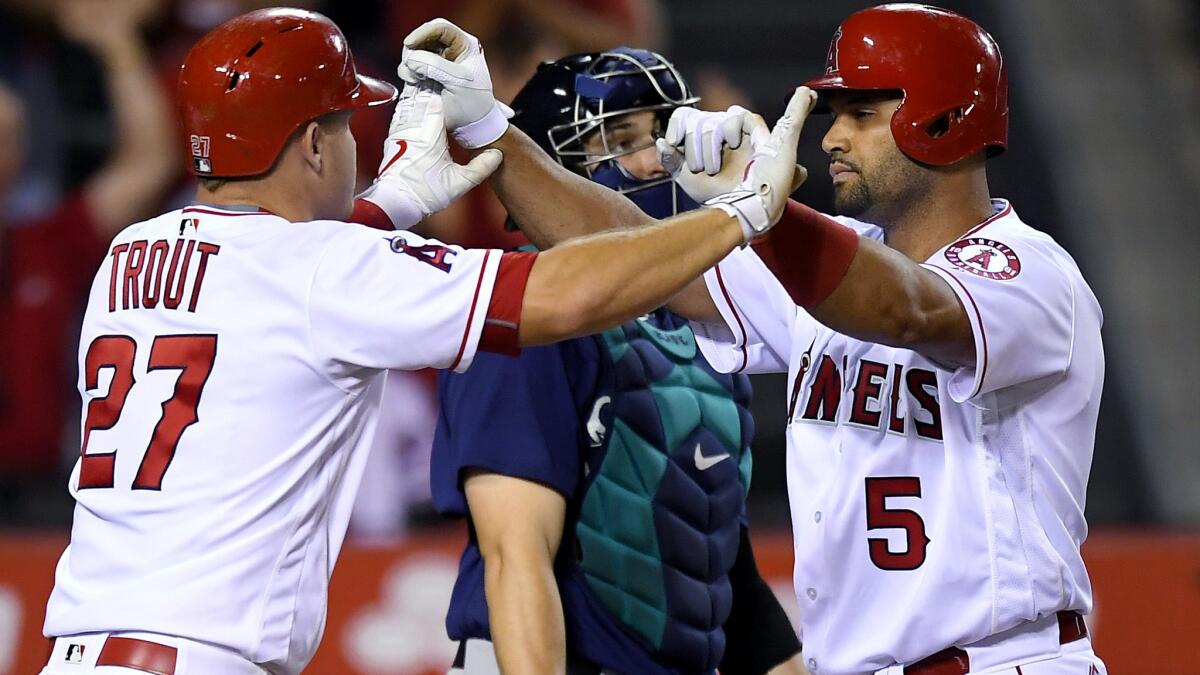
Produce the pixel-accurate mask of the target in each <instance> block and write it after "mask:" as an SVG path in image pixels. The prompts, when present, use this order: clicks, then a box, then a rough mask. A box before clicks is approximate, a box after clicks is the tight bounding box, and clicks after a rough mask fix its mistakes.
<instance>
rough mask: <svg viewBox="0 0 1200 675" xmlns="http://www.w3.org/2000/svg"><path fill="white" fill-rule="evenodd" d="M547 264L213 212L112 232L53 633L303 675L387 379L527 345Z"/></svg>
mask: <svg viewBox="0 0 1200 675" xmlns="http://www.w3.org/2000/svg"><path fill="white" fill-rule="evenodd" d="M532 261H533V258H532V257H528V256H522V255H514V254H505V253H502V252H500V251H494V250H463V249H461V248H457V247H448V246H443V245H441V244H440V243H438V242H434V241H428V240H425V239H422V238H421V237H419V236H417V235H414V234H411V233H408V232H380V231H377V230H372V229H369V228H366V227H363V226H360V225H354V224H349V223H343V222H333V221H317V222H309V223H291V222H288V221H286V220H284V219H283V218H280V217H277V216H275V215H272V214H269V213H265V212H257V211H256V212H245V211H238V210H231V209H225V208H214V207H208V206H193V207H188V208H185V209H183V210H181V211H174V212H171V213H167V214H165V215H162V216H159V217H157V218H154V219H151V220H148V221H145V222H142V223H139V224H136V225H133V226H131V227H129V228H128V229H126V230H125V231H124V232H122V233H121V234H120V235H118V236H117V237H116V239H115V240H114V241H113V243H112V245H111V246H110V248H109V255H108V257H107V258H106V260H105V262H104V263H103V264H102V266H101V268H100V270H99V272H98V273H97V274H96V277H95V281H94V283H93V285H92V290H91V296H90V299H89V302H88V308H87V313H86V316H85V318H84V323H83V333H82V336H81V339H80V351H79V369H80V378H79V390H80V393H81V394H82V396H83V405H84V420H83V439H84V441H83V443H84V449H83V455H82V457H81V459H80V461H79V462H78V463H77V464H76V466H75V469H74V471H73V472H72V475H71V479H70V491H71V494H72V495H73V496H74V497H75V498H76V500H77V502H78V503H77V506H76V509H75V520H74V526H73V528H72V532H71V543H70V546H68V547H67V550H66V551H65V552H64V553H63V556H62V559H61V560H60V561H59V565H58V570H57V575H56V582H55V587H54V591H53V593H52V595H51V597H50V601H49V606H48V607H47V612H46V622H45V634H46V635H48V636H68V635H78V634H84V633H96V632H114V631H118V632H141V633H152V634H159V635H166V636H174V637H178V638H183V639H186V640H191V641H196V642H200V643H205V644H207V645H214V646H217V647H222V648H225V649H227V650H229V651H231V652H234V653H236V654H238V655H240V656H241V657H244V659H246V660H248V661H251V662H254V663H257V664H262V665H263V666H264V667H266V668H267V669H269V670H270V672H273V673H296V672H299V671H300V670H301V669H302V668H303V667H304V665H305V664H306V663H308V661H309V660H310V659H311V657H312V655H313V653H314V651H315V650H316V648H317V644H318V642H319V641H320V637H321V633H322V630H323V628H324V622H325V607H326V589H327V585H328V580H329V576H330V573H331V572H332V570H333V565H334V561H335V560H336V559H337V556H338V552H339V549H340V548H341V545H342V538H343V535H344V533H345V530H346V524H347V520H348V519H349V517H350V511H351V506H352V504H353V498H354V493H355V490H356V488H357V486H358V483H359V479H360V478H361V476H362V471H363V466H364V463H365V461H366V459H367V449H368V447H369V445H370V443H371V440H372V436H373V434H374V429H375V425H376V420H377V419H378V417H379V411H380V405H379V404H380V397H381V394H382V391H383V384H384V377H385V372H386V369H388V368H398V369H415V368H424V367H436V368H451V369H455V370H460V371H461V370H464V369H465V368H466V367H467V366H468V365H470V363H471V360H472V358H473V357H474V355H475V353H476V350H477V349H491V350H495V351H513V350H515V348H516V328H517V320H518V319H519V308H520V302H521V297H522V295H523V293H524V285H525V281H526V279H527V277H528V273H529V269H530V267H531V266H532ZM61 642H62V641H60V643H61ZM68 656H69V655H68ZM86 658H91V659H93V660H94V659H95V655H94V654H91V653H88V654H87V656H86V657H85V661H86ZM54 665H55V662H54V661H52V662H51V667H53V666H54ZM181 667H182V664H181ZM72 672H74V671H72ZM181 672H187V669H186V668H183V670H182V671H181ZM192 672H196V671H195V670H194V669H193V670H192ZM229 672H232V671H229Z"/></svg>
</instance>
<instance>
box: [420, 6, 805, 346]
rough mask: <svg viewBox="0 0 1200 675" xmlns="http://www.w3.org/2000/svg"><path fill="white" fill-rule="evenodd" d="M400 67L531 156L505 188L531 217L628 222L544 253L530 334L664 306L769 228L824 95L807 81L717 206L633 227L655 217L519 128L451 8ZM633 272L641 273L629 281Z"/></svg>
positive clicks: (574, 330)
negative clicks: (551, 154)
mask: <svg viewBox="0 0 1200 675" xmlns="http://www.w3.org/2000/svg"><path fill="white" fill-rule="evenodd" d="M399 74H400V77H401V78H402V79H404V80H405V82H407V83H408V84H409V85H410V86H411V85H416V86H422V87H440V91H441V96H442V98H443V100H444V104H445V118H444V119H445V125H446V128H447V129H448V130H450V131H451V133H453V135H454V136H455V138H456V139H457V140H458V142H459V143H460V144H461V145H463V146H464V147H466V148H468V149H475V148H481V147H485V146H491V149H500V150H501V151H503V149H508V150H510V151H513V152H514V153H515V154H517V155H518V157H524V158H525V159H526V160H528V161H525V162H524V163H522V162H521V161H520V160H519V159H518V162H517V168H516V170H515V171H514V172H513V173H512V174H511V175H510V176H515V177H516V179H513V178H511V177H510V179H509V180H508V182H507V183H504V181H503V179H502V181H501V182H502V186H501V189H502V191H501V193H500V194H501V197H502V198H504V197H505V196H506V193H507V194H508V196H509V197H510V198H511V197H512V195H513V194H514V193H518V194H520V195H522V197H521V199H524V200H527V201H524V202H523V205H513V204H506V206H509V208H510V212H512V213H513V216H514V218H515V219H517V220H518V222H521V224H522V226H523V227H526V228H530V229H531V230H535V231H546V230H550V231H553V229H555V228H556V226H557V224H558V223H561V222H562V221H564V220H567V221H570V220H571V219H572V218H571V217H572V216H573V217H574V218H575V219H584V218H587V219H592V218H597V217H600V218H609V219H611V221H610V222H611V223H612V224H613V226H614V227H616V228H618V230H619V231H617V232H608V233H604V234H600V235H594V236H590V237H584V238H582V239H580V240H578V241H575V242H573V243H571V244H570V245H569V246H563V245H560V246H557V247H555V248H552V249H551V250H549V251H546V252H545V253H543V254H541V255H540V256H539V257H538V260H537V262H536V264H535V265H534V267H533V270H532V272H531V274H530V276H529V283H528V285H527V286H526V290H525V300H524V304H523V306H522V316H521V325H520V344H522V345H535V344H542V343H546V342H553V341H556V340H561V339H564V338H568V337H575V336H579V335H587V334H590V333H594V332H596V331H597V330H600V329H603V328H606V327H608V326H612V325H615V324H617V323H620V322H621V321H624V320H627V319H629V318H632V317H634V316H637V315H639V314H641V313H644V312H646V311H649V310H650V309H654V308H656V307H660V306H662V305H663V304H665V303H666V302H667V301H668V300H670V299H671V298H672V297H673V296H674V295H675V294H676V293H677V292H678V291H679V290H681V289H682V288H683V287H684V286H685V285H687V283H688V282H689V281H692V280H694V279H696V277H698V276H699V275H700V274H701V273H702V272H704V270H706V269H708V268H709V267H711V266H712V265H713V264H715V263H716V262H717V261H719V260H720V259H721V258H723V257H724V256H725V255H727V254H728V253H729V252H730V251H731V250H733V249H734V248H735V247H736V246H738V245H739V244H742V243H745V242H746V241H749V240H750V239H752V238H754V237H755V236H757V234H759V233H761V232H763V231H765V230H766V228H767V227H769V225H768V224H767V223H769V222H770V221H772V220H773V218H775V217H777V216H778V213H780V212H776V209H777V208H779V207H781V206H782V205H783V203H784V201H785V200H786V195H787V194H788V193H790V191H791V188H792V187H794V181H795V179H796V171H795V149H796V143H797V139H798V136H799V132H800V128H801V127H802V126H803V123H804V120H805V119H806V118H807V116H808V113H809V112H810V111H811V110H812V107H813V104H814V103H815V96H814V95H813V94H812V92H811V91H809V90H807V89H804V88H800V89H797V91H796V93H795V94H794V95H793V97H792V99H791V100H790V101H789V104H788V107H787V110H786V111H785V113H784V115H783V117H781V118H780V120H779V122H777V123H776V125H775V128H774V129H773V130H772V131H771V133H770V134H768V135H767V136H766V137H764V138H762V139H760V142H759V143H758V144H757V145H755V146H754V160H753V161H752V162H751V163H750V165H749V166H750V169H749V170H748V171H747V172H746V173H745V174H744V175H743V180H742V181H740V182H739V183H738V185H737V190H736V191H735V192H732V193H729V194H728V195H723V196H719V197H716V198H714V199H713V200H710V201H709V202H708V205H710V206H712V207H713V208H710V209H699V210H697V211H694V212H691V213H688V214H685V215H682V216H676V217H674V218H670V219H667V220H664V221H661V222H660V223H658V224H656V225H651V226H645V227H637V228H636V229H632V230H630V229H620V227H621V225H620V224H619V221H617V219H618V218H625V217H628V218H630V221H629V222H628V224H629V225H634V226H638V225H645V223H647V219H646V217H645V216H644V215H643V214H641V213H640V212H639V211H638V209H637V208H636V207H634V205H633V204H631V203H628V202H627V201H625V200H623V199H621V198H619V197H615V196H614V195H612V194H611V193H610V192H608V191H605V190H604V189H603V188H601V187H599V186H595V185H591V184H589V183H588V181H586V180H585V179H583V178H581V177H577V176H573V175H571V174H570V173H569V172H568V171H566V170H565V169H560V168H557V167H554V165H553V164H551V163H550V161H549V160H548V159H543V158H542V155H543V153H541V151H540V149H538V148H537V147H536V146H535V145H534V144H533V143H532V142H531V141H530V140H529V139H528V138H522V137H521V136H520V135H518V134H515V133H513V132H511V131H509V124H508V121H507V115H506V112H511V111H507V107H506V106H503V105H502V104H500V103H498V102H497V101H496V100H495V98H494V96H493V95H492V91H491V79H490V75H489V74H488V70H487V64H486V62H485V61H484V58H483V53H482V49H481V47H480V45H479V42H478V40H476V39H475V38H474V37H473V36H471V35H470V34H468V33H466V32H465V31H463V30H462V29H460V28H458V27H457V26H455V25H454V24H452V23H450V22H448V21H445V20H441V19H438V20H434V21H431V22H429V23H427V24H425V25H423V26H421V27H420V28H418V29H417V30H415V31H413V33H412V34H410V35H409V36H408V37H407V38H406V39H405V50H404V59H403V62H402V63H401V65H400V68H399ZM497 145H499V146H500V148H497V147H496V146H497ZM501 171H503V170H501ZM522 172H524V173H522ZM535 200H536V201H547V200H548V201H550V202H552V203H554V204H557V203H558V202H560V201H561V202H562V204H563V205H564V206H563V208H564V209H568V210H569V211H570V212H569V213H568V214H566V215H564V214H563V213H561V212H560V211H557V210H555V209H554V207H553V206H552V207H549V208H542V207H538V206H531V205H533V204H534V202H535ZM570 201H574V202H576V203H575V206H574V209H573V210H571V207H568V206H566V204H567V203H568V202H570ZM614 210H615V211H616V213H612V211H614ZM600 214H603V215H600ZM536 240H537V239H536V236H535V241H536ZM631 278H636V279H638V283H637V284H629V283H628V280H629V279H631Z"/></svg>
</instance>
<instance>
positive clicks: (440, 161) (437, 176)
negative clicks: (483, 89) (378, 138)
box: [359, 84, 504, 230]
mask: <svg viewBox="0 0 1200 675" xmlns="http://www.w3.org/2000/svg"><path fill="white" fill-rule="evenodd" d="M442 107H443V103H442V97H441V96H440V95H439V94H437V93H435V92H434V91H433V90H432V89H429V88H428V87H420V86H417V85H411V84H410V85H407V86H406V87H404V92H403V93H402V94H401V95H400V99H399V100H398V101H396V112H395V113H394V114H393V115H392V125H391V127H390V129H389V130H388V137H387V140H386V141H384V146H383V163H382V164H380V166H379V177H378V178H376V179H375V182H374V183H373V184H372V185H371V187H369V188H367V189H366V190H365V191H363V193H362V194H361V195H359V198H360V199H365V200H367V201H369V202H371V203H373V204H375V205H376V206H378V207H379V208H380V209H382V210H383V212H384V213H386V214H387V215H388V217H389V218H391V220H392V225H393V226H394V227H395V228H396V229H398V230H407V229H408V228H410V227H412V226H413V225H416V224H417V223H418V222H420V221H421V220H422V219H424V218H425V217H426V216H429V215H432V214H434V213H436V212H438V211H441V210H442V209H444V208H446V207H447V206H449V205H450V203H451V202H453V201H454V200H456V199H458V198H459V197H461V196H462V195H463V194H464V193H466V192H467V191H469V190H471V189H472V188H474V187H475V186H477V185H479V184H480V183H482V182H483V181H484V180H485V179H487V177H488V176H490V175H491V174H492V172H493V171H495V170H496V169H497V168H498V167H499V166H500V162H501V160H503V159H504V155H503V154H501V152H500V151H499V150H496V149H495V148H491V149H488V150H484V151H483V152H481V153H479V154H478V155H476V156H475V157H474V158H473V159H472V160H471V161H470V162H468V163H466V164H465V165H463V164H456V163H455V162H454V159H453V158H451V157H450V147H449V144H448V143H447V140H446V128H445V126H444V123H443V111H442Z"/></svg>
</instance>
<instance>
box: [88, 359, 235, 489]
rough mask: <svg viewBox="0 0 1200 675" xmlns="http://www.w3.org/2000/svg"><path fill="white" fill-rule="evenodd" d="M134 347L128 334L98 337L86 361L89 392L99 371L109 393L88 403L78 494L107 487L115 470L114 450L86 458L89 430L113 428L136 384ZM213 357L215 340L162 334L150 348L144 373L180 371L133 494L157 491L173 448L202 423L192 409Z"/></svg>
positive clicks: (155, 427)
mask: <svg viewBox="0 0 1200 675" xmlns="http://www.w3.org/2000/svg"><path fill="white" fill-rule="evenodd" d="M136 356H137V343H136V342H134V340H133V338H131V337H129V336H127V335H102V336H100V337H98V338H96V339H95V340H93V341H92V344H91V345H90V346H89V347H88V352H87V357H86V358H85V360H84V377H85V380H84V384H85V386H86V388H87V390H88V391H94V390H95V389H97V388H98V387H99V380H100V372H101V371H102V370H104V369H106V368H111V369H112V370H113V376H112V381H111V383H110V384H109V387H108V394H106V395H105V396H103V397H100V398H94V399H92V400H91V401H90V402H89V403H88V407H87V419H86V420H85V421H84V425H83V443H82V448H81V458H80V462H79V489H81V490H83V489H87V488H110V487H112V486H113V474H114V472H115V469H116V458H117V451H116V450H113V451H112V452H103V453H92V454H88V451H87V450H88V441H89V440H90V439H91V434H92V432H93V431H102V430H104V429H111V428H112V427H114V426H116V424H117V422H118V421H119V420H120V419H121V411H122V410H123V409H124V407H125V399H126V398H127V397H128V396H129V391H130V389H132V388H133V385H134V383H135V382H136V379H135V378H134V376H133V363H134V357H136ZM216 356H217V336H216V335H160V336H158V337H156V338H154V344H153V345H151V347H150V361H149V363H148V364H147V367H146V371H147V372H152V371H156V370H178V371H179V378H178V379H177V380H176V381H175V389H174V391H173V393H172V394H171V398H169V399H167V400H166V401H163V404H162V416H161V417H160V418H159V420H158V424H156V425H155V426H154V431H153V432H152V433H151V434H150V443H149V445H148V446H147V448H146V451H145V453H144V454H143V456H142V464H141V466H140V467H138V472H137V476H136V477H135V478H134V479H133V485H132V486H131V487H132V489H134V490H161V489H162V481H163V475H164V474H166V472H167V468H168V467H170V466H171V459H172V458H173V457H174V456H175V448H176V447H177V446H178V445H179V439H180V437H182V436H183V432H184V431H186V430H187V428H188V427H190V426H191V425H193V424H195V423H196V422H197V421H198V420H199V419H200V418H199V417H198V416H197V414H196V409H197V407H198V406H199V405H200V395H201V394H202V393H203V392H204V384H205V383H206V382H208V375H209V373H211V372H212V367H213V360H214V359H215V358H216Z"/></svg>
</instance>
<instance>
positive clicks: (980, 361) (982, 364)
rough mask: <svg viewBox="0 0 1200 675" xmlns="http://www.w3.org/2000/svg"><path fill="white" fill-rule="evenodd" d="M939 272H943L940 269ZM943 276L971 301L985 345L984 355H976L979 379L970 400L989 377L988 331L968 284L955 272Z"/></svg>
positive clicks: (981, 338) (976, 380)
mask: <svg viewBox="0 0 1200 675" xmlns="http://www.w3.org/2000/svg"><path fill="white" fill-rule="evenodd" d="M938 271H942V270H941V269H940V268H939V270H938ZM941 276H942V277H943V278H946V279H950V280H951V281H953V282H954V283H956V284H958V287H959V288H961V289H962V294H963V295H965V296H967V299H968V300H970V301H971V309H973V310H974V311H975V322H976V323H977V324H978V325H979V342H980V343H981V344H982V345H983V353H982V354H976V355H975V359H976V363H975V366H976V367H977V368H979V377H977V378H976V379H975V387H974V388H973V389H972V390H971V395H970V396H968V397H967V398H968V399H972V398H975V397H976V396H977V395H978V394H979V392H980V391H981V390H982V389H983V380H984V378H985V377H987V366H988V346H987V331H986V330H984V328H983V314H982V313H980V311H979V304H978V303H976V302H975V296H973V295H971V291H970V290H969V289H967V286H966V284H964V283H963V282H961V281H959V280H958V279H956V278H955V277H954V273H953V272H946V273H944V274H942V275H941Z"/></svg>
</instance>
